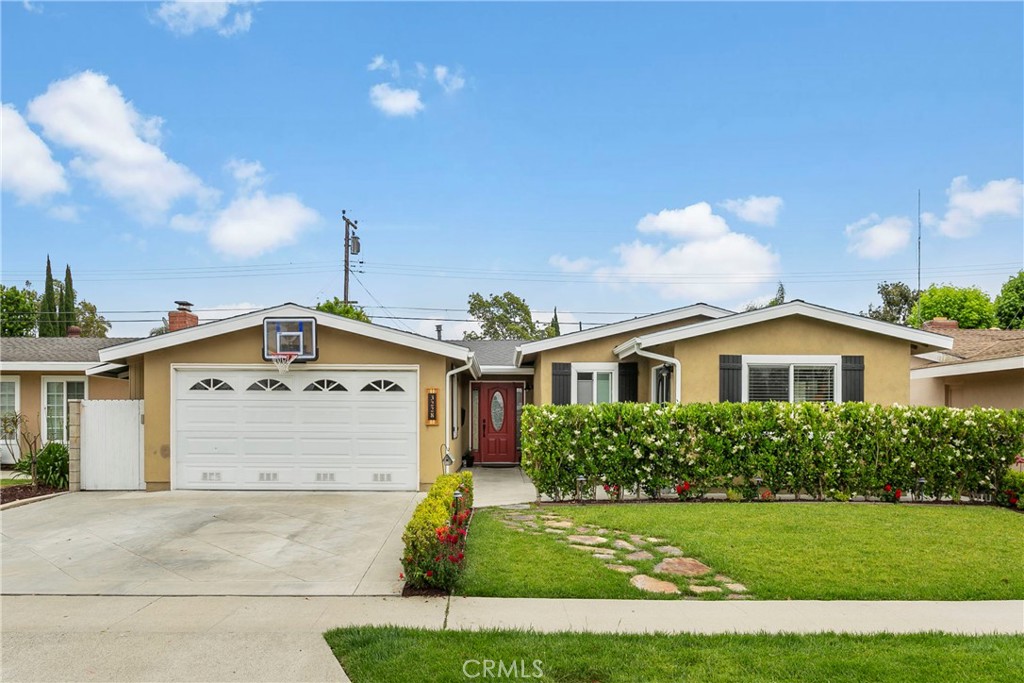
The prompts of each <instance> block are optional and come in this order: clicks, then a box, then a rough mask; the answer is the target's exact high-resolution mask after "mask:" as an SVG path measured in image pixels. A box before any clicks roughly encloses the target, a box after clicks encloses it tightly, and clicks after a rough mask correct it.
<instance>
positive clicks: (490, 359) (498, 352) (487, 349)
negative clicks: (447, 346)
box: [450, 339, 526, 367]
mask: <svg viewBox="0 0 1024 683" xmlns="http://www.w3.org/2000/svg"><path fill="white" fill-rule="evenodd" d="M450 343H452V344H458V345H459V346H464V347H466V348H467V349H469V350H470V351H472V352H473V353H475V354H476V362H477V363H479V364H480V365H507V366H510V367H511V366H513V365H515V364H516V347H517V346H520V345H522V344H525V343H526V340H525V339H459V340H452V341H451V342H450Z"/></svg>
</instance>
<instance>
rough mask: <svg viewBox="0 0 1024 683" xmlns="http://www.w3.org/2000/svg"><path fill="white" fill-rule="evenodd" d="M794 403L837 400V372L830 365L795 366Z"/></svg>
mask: <svg viewBox="0 0 1024 683" xmlns="http://www.w3.org/2000/svg"><path fill="white" fill-rule="evenodd" d="M793 400H794V401H819V402H824V401H834V400H836V387H835V371H834V370H833V368H832V367H831V366H828V365H824V366H823V365H795V366H793Z"/></svg>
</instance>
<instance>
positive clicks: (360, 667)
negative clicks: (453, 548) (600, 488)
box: [325, 627, 1024, 683]
mask: <svg viewBox="0 0 1024 683" xmlns="http://www.w3.org/2000/svg"><path fill="white" fill-rule="evenodd" d="M325 638H326V639H327V642H328V644H329V645H330V646H331V649H332V650H333V651H334V654H335V656H336V657H337V658H338V661H340V662H341V664H342V666H343V667H344V668H345V671H346V673H348V675H349V677H350V678H351V679H352V681H354V683H363V682H364V681H372V682H373V683H389V682H392V681H393V682H394V683H405V682H406V681H466V680H470V678H469V677H467V674H469V675H470V676H472V674H476V676H472V677H473V678H479V679H481V680H523V679H525V678H532V679H534V680H538V677H537V675H536V674H537V670H536V669H535V668H534V662H535V661H537V662H538V663H539V664H538V666H539V668H540V672H542V673H543V678H539V680H544V681H579V682H580V683H592V682H598V681H600V682H608V683H611V682H613V681H623V682H626V681H628V682H631V683H632V682H636V681H648V682H652V683H653V682H657V681H691V682H696V681H723V682H724V681H787V682H789V681H835V682H842V681H858V682H860V681H900V682H901V683H902V682H903V681H972V682H980V681H1009V680H1015V679H1016V677H1017V676H1019V675H1020V672H1021V671H1022V670H1024V638H1021V637H1016V636H973V637H972V636H950V635H941V634H913V635H872V636H854V635H834V634H817V635H799V636H798V635H781V636H774V635H716V636H695V635H679V636H666V635H604V634H592V633H557V634H539V633H530V632H521V631H426V630H419V629H404V628H394V627H378V628H371V627H357V628H347V629H336V630H333V631H328V632H327V633H326V634H325ZM483 660H492V661H495V662H498V661H500V662H503V663H504V665H505V666H506V667H510V666H512V663H513V662H515V663H517V664H516V665H517V667H518V668H517V675H516V676H512V677H501V678H498V677H495V676H491V677H487V678H484V677H483V676H482V675H481V674H482V668H481V667H482V666H483V664H482V662H483ZM467 661H468V663H467ZM464 666H465V667H466V669H465V670H464V668H463V667H464ZM524 668H525V671H526V672H527V674H529V676H524V675H522V673H521V672H522V671H523V670H524ZM507 670H508V669H507V668H506V671H507ZM1014 672H1016V673H1014Z"/></svg>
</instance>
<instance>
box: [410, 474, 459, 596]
mask: <svg viewBox="0 0 1024 683" xmlns="http://www.w3.org/2000/svg"><path fill="white" fill-rule="evenodd" d="M456 493H458V494H459V495H458V496H456V495H455V494H456ZM472 509H473V475H472V474H470V473H469V472H460V473H458V474H444V475H441V476H440V477H438V478H437V479H436V480H435V481H434V485H433V486H431V487H430V491H429V492H428V493H427V497H426V498H424V499H423V500H422V501H421V502H420V504H419V505H417V506H416V510H415V511H413V513H412V519H410V520H409V524H408V525H407V526H406V527H405V533H403V534H402V541H403V542H404V543H405V552H404V553H403V555H402V567H403V569H404V572H403V573H402V577H403V578H404V579H405V583H406V587H407V588H413V589H424V588H427V589H429V588H433V589H439V590H444V591H450V590H451V589H452V588H453V587H454V586H455V583H456V581H458V578H459V576H460V575H461V573H462V568H463V562H464V560H465V548H466V535H467V534H468V533H469V517H470V515H471V513H472Z"/></svg>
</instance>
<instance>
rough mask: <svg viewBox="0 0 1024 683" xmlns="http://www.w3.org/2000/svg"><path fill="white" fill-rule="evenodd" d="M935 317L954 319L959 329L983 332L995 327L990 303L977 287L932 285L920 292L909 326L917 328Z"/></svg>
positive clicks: (993, 307) (993, 308)
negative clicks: (985, 329) (981, 330)
mask: <svg viewBox="0 0 1024 683" xmlns="http://www.w3.org/2000/svg"><path fill="white" fill-rule="evenodd" d="M938 317H943V318H949V319H950V320H956V321H957V322H958V323H959V324H960V327H961V328H963V329H978V328H982V329H984V328H988V327H992V326H994V325H995V324H996V311H995V306H994V305H993V304H992V300H991V299H990V298H989V296H988V294H986V293H985V292H983V291H981V290H980V289H978V288H977V287H954V286H953V285H932V286H931V287H929V288H928V289H926V290H925V291H923V292H921V296H920V297H919V298H918V300H917V303H916V304H914V308H913V310H912V311H911V313H910V318H909V322H910V324H911V325H912V326H913V327H921V326H922V325H923V324H924V323H926V322H928V321H929V320H932V319H933V318H938Z"/></svg>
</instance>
